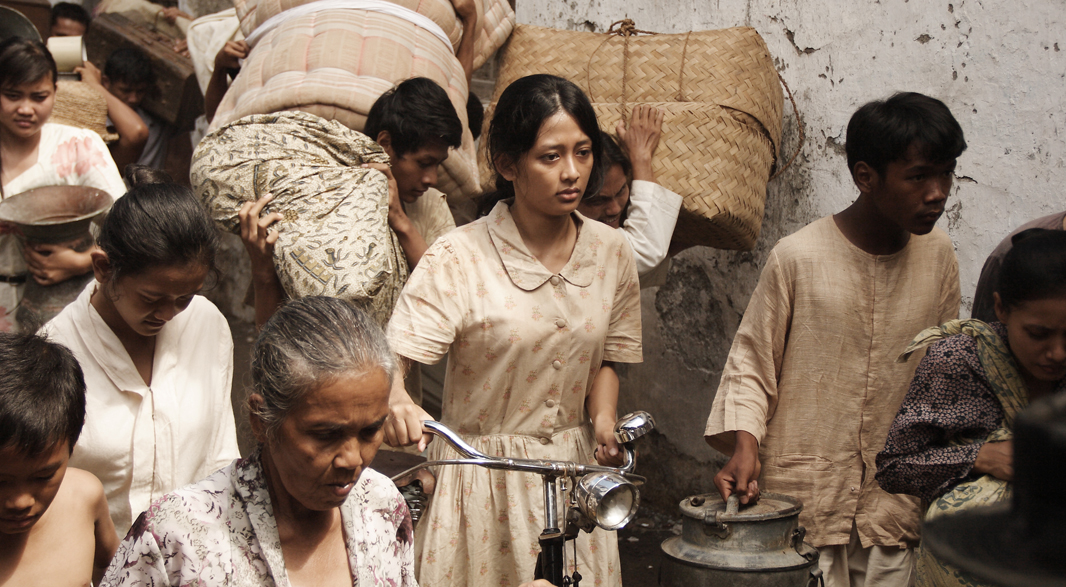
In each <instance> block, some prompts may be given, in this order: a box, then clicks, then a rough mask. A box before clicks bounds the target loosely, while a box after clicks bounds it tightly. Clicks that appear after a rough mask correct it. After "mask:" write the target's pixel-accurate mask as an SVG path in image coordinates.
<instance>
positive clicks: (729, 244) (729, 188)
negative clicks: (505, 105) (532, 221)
mask: <svg viewBox="0 0 1066 587" xmlns="http://www.w3.org/2000/svg"><path fill="white" fill-rule="evenodd" d="M627 45H628V46H627ZM623 66H624V71H623ZM533 73H551V74H554V75H558V76H560V77H564V78H567V79H569V80H570V81H572V82H574V83H575V84H577V85H578V86H579V87H581V88H582V89H584V90H585V91H586V92H587V93H588V94H589V98H590V99H591V100H592V102H593V106H594V107H595V108H596V113H597V116H598V117H599V122H600V127H601V128H603V129H607V130H611V131H613V130H614V126H615V124H616V123H617V122H618V121H619V120H621V119H622V118H623V116H626V117H627V116H628V114H629V110H630V109H631V108H632V106H633V105H635V104H641V103H643V104H652V105H654V106H656V107H658V108H660V109H662V110H664V111H665V117H664V122H663V136H662V141H661V142H660V145H659V149H658V151H657V153H656V158H655V161H654V163H653V168H654V170H655V173H656V177H657V179H658V180H659V181H660V182H661V183H662V184H663V186H665V187H667V188H669V189H671V190H673V191H675V192H677V193H679V194H681V195H682V196H683V197H684V200H685V203H684V207H683V210H682V213H681V216H680V218H679V220H678V226H677V229H676V230H675V232H674V240H675V242H679V243H685V244H695V245H706V246H712V247H717V248H723V249H741V250H747V249H751V248H752V247H753V246H754V245H755V240H756V239H757V238H758V234H759V228H760V226H761V224H762V216H763V206H764V204H765V199H766V183H767V181H768V179H769V177H770V170H771V168H772V166H773V162H774V159H775V156H776V154H777V148H778V145H779V144H780V140H781V127H782V111H783V108H784V97H783V95H782V92H781V86H780V82H779V80H778V76H777V71H776V70H775V69H774V66H773V60H772V59H771V57H770V53H769V51H768V50H767V48H766V44H765V43H764V42H763V40H762V38H761V37H759V35H758V33H756V32H755V30H754V29H751V28H733V29H725V30H719V31H703V32H693V33H686V34H676V35H646V36H645V35H641V36H631V37H629V38H628V40H627V39H625V38H623V37H621V36H618V35H613V34H594V33H578V32H570V31H559V30H554V29H547V28H542V27H535V26H527V25H519V26H517V27H516V28H515V32H514V33H513V34H512V35H511V39H510V41H509V42H508V43H507V45H505V46H504V47H503V49H502V50H501V57H500V69H499V72H498V77H497V84H496V88H497V90H496V91H497V93H496V96H495V98H496V99H498V98H499V94H500V93H501V92H502V91H503V89H504V88H506V87H507V86H508V85H509V84H510V83H511V82H513V81H515V80H517V79H519V78H521V77H523V76H526V75H530V74H533ZM494 105H495V99H494V100H493V106H494ZM491 109H492V106H490V112H487V113H486V117H485V120H486V129H487V123H488V121H489V120H491ZM482 145H483V149H482V151H483V153H482V156H481V157H480V158H479V161H480V162H481V174H482V183H483V185H491V177H492V176H491V173H490V169H489V168H488V164H487V159H486V157H485V156H484V142H483V143H482Z"/></svg>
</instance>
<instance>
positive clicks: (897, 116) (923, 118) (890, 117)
mask: <svg viewBox="0 0 1066 587" xmlns="http://www.w3.org/2000/svg"><path fill="white" fill-rule="evenodd" d="M845 150H846V151H847V155H848V168H849V169H850V170H851V175H852V178H853V179H854V181H855V184H856V186H858V188H859V191H860V192H861V193H862V194H864V195H865V196H867V197H869V198H871V200H872V202H873V203H874V205H875V206H876V207H877V208H878V210H879V212H880V213H881V214H882V216H884V217H885V219H886V220H888V221H891V222H894V223H896V224H898V225H899V227H900V228H902V229H904V230H907V231H908V232H911V233H914V234H925V233H928V232H929V231H930V230H932V229H933V225H934V224H935V223H936V221H937V219H938V218H939V217H940V215H941V214H943V212H944V202H945V200H946V199H947V196H948V192H949V191H950V189H951V183H952V180H953V178H954V172H955V160H956V159H957V158H958V157H959V155H961V154H962V152H963V151H965V150H966V140H965V139H964V138H963V133H962V127H961V126H959V123H958V121H956V120H955V117H954V116H952V115H951V111H950V110H948V107H947V106H945V105H944V103H943V102H941V101H940V100H937V99H935V98H930V97H929V96H924V95H922V94H918V93H914V92H907V93H898V94H895V95H894V96H892V97H891V98H889V99H887V100H877V101H874V102H869V103H867V104H865V105H863V106H862V107H861V108H859V109H858V110H857V111H856V112H855V114H854V115H852V117H851V121H850V122H849V123H848V132H847V143H846V144H845Z"/></svg>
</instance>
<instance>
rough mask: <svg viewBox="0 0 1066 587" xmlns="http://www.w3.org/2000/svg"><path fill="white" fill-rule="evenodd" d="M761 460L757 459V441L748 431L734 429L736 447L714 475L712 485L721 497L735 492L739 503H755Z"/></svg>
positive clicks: (727, 496)
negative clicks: (738, 497)
mask: <svg viewBox="0 0 1066 587" xmlns="http://www.w3.org/2000/svg"><path fill="white" fill-rule="evenodd" d="M761 471H762V462H760V461H759V441H758V440H756V439H755V436H753V435H752V434H751V433H750V432H745V431H744V430H737V431H736V448H735V449H734V450H733V456H732V457H730V458H729V462H727V463H726V464H725V465H724V466H723V467H722V469H721V470H720V471H718V474H717V475H715V476H714V486H715V487H717V488H718V493H720V494H721V495H722V499H729V496H730V495H732V494H734V493H736V494H737V495H738V496H740V503H743V504H747V503H755V502H756V501H758V500H759V473H760V472H761Z"/></svg>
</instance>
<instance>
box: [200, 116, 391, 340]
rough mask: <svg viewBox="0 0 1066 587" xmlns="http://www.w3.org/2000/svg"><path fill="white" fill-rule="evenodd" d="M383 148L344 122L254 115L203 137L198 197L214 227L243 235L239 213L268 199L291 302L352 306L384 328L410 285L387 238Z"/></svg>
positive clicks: (280, 269)
mask: <svg viewBox="0 0 1066 587" xmlns="http://www.w3.org/2000/svg"><path fill="white" fill-rule="evenodd" d="M388 159H389V158H388V156H387V155H385V153H384V152H383V151H382V150H381V147H379V146H378V145H377V143H375V142H373V141H371V140H370V139H369V138H367V137H366V136H365V135H363V134H362V133H359V132H356V131H353V130H351V129H349V128H347V127H345V126H344V125H342V124H340V123H339V122H336V121H331V120H325V119H323V118H320V117H318V116H314V115H311V114H307V113H304V112H282V113H277V114H265V115H254V116H248V117H245V118H242V119H240V120H237V121H235V122H233V123H231V124H228V125H226V126H224V127H222V128H220V129H218V130H216V131H214V132H212V133H211V134H209V135H207V136H206V137H204V139H203V140H202V141H201V142H200V145H199V146H198V147H197V148H196V152H195V153H194V154H193V161H192V169H191V172H190V175H191V179H192V186H193V190H194V191H195V192H196V194H197V195H198V196H199V197H200V198H201V199H202V200H203V202H204V205H205V206H206V207H207V209H208V211H209V212H210V213H211V215H212V217H213V218H214V219H215V222H216V223H218V224H219V226H221V227H222V228H223V229H224V230H228V231H230V232H233V233H239V232H240V221H239V219H238V217H237V212H238V211H239V210H240V208H241V206H242V205H243V204H244V203H245V202H248V201H253V200H256V199H258V198H260V197H262V196H263V195H265V194H267V193H270V194H273V195H274V199H273V201H272V202H271V203H270V205H269V206H268V207H267V208H266V209H265V210H264V212H263V214H268V213H270V212H271V211H274V210H277V211H279V212H281V213H282V214H283V215H284V216H285V219H284V220H282V221H281V222H280V223H279V225H280V226H281V234H280V235H279V237H278V242H277V244H276V245H275V248H274V267H275V269H276V270H277V273H278V277H279V279H280V280H281V284H282V286H283V287H284V288H285V291H286V293H288V295H289V297H292V298H298V297H304V296H312V295H326V296H332V297H338V298H343V299H347V300H350V301H353V302H356V303H358V304H359V305H360V306H362V307H363V308H364V309H366V310H367V311H368V312H369V313H370V314H371V315H372V316H373V317H374V318H375V319H376V320H377V321H378V322H379V323H381V324H382V325H384V324H385V323H386V322H388V319H389V316H390V315H391V314H392V307H393V305H394V304H395V303H396V298H397V297H399V294H400V290H401V289H402V288H403V285H404V283H406V281H407V263H406V261H405V260H404V258H403V252H402V250H401V249H400V244H399V241H397V239H396V235H395V233H393V232H392V229H390V228H389V224H388V212H389V188H388V182H387V181H386V179H385V175H384V174H382V173H380V172H378V171H375V170H371V169H364V168H362V167H361V165H362V164H363V163H386V162H388Z"/></svg>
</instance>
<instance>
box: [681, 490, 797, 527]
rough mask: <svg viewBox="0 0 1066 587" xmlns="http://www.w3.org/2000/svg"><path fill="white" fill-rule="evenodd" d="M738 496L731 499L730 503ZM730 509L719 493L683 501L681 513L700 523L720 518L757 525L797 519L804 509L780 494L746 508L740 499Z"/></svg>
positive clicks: (763, 497) (764, 494)
mask: <svg viewBox="0 0 1066 587" xmlns="http://www.w3.org/2000/svg"><path fill="white" fill-rule="evenodd" d="M735 498H736V496H730V502H733V501H734V500H735ZM733 505H734V506H735V507H729V506H730V504H727V503H726V501H725V500H723V499H722V496H721V495H719V494H718V493H717V492H715V493H704V494H702V495H693V496H692V497H689V498H686V499H685V500H684V501H682V502H681V513H682V514H683V515H685V516H689V517H693V518H697V519H700V520H705V519H713V518H716V517H717V519H718V520H720V521H722V522H745V521H747V522H754V521H759V520H772V519H775V518H781V517H785V516H794V515H797V514H799V512H800V510H802V509H803V503H802V502H801V501H800V500H799V499H797V498H795V497H792V496H789V495H783V494H780V493H763V494H762V496H761V497H760V498H759V501H758V502H756V503H753V504H748V505H743V504H740V503H739V500H737V501H736V502H735V504H733Z"/></svg>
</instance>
